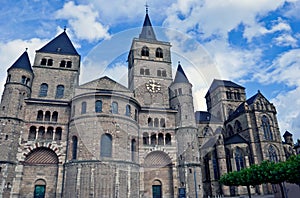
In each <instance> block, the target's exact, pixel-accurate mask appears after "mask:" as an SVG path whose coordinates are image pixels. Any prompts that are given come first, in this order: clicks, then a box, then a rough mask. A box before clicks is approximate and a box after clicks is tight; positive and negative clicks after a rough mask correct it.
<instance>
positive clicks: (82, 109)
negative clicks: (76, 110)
mask: <svg viewBox="0 0 300 198" xmlns="http://www.w3.org/2000/svg"><path fill="white" fill-rule="evenodd" d="M85 113H86V102H82V103H81V114H85Z"/></svg>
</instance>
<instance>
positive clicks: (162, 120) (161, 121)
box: [160, 118, 166, 128]
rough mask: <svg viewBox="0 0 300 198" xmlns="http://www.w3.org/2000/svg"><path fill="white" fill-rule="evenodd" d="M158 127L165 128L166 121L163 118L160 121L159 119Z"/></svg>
mask: <svg viewBox="0 0 300 198" xmlns="http://www.w3.org/2000/svg"><path fill="white" fill-rule="evenodd" d="M160 127H161V128H165V127H166V121H165V119H164V118H161V119H160Z"/></svg>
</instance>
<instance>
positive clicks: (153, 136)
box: [151, 133, 157, 145]
mask: <svg viewBox="0 0 300 198" xmlns="http://www.w3.org/2000/svg"><path fill="white" fill-rule="evenodd" d="M156 144H157V143H156V134H155V133H152V134H151V145H156Z"/></svg>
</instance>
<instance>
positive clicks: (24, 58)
mask: <svg viewBox="0 0 300 198" xmlns="http://www.w3.org/2000/svg"><path fill="white" fill-rule="evenodd" d="M13 68H19V69H24V70H27V71H30V72H31V73H32V72H33V71H32V68H31V64H30V60H29V57H28V53H27V51H25V52H24V53H23V54H22V55H21V56H20V57H19V58H18V59H17V60H16V62H14V64H13V65H12V66H11V67H10V68H9V69H8V70H10V69H13Z"/></svg>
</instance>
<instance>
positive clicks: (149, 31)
mask: <svg viewBox="0 0 300 198" xmlns="http://www.w3.org/2000/svg"><path fill="white" fill-rule="evenodd" d="M145 7H146V16H145V20H144V24H143V29H142V32H141V34H140V37H139V38H140V39H148V40H156V36H155V33H154V30H153V27H152V24H151V21H150V18H149V15H148V7H149V6H148V4H147V3H146V5H145Z"/></svg>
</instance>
